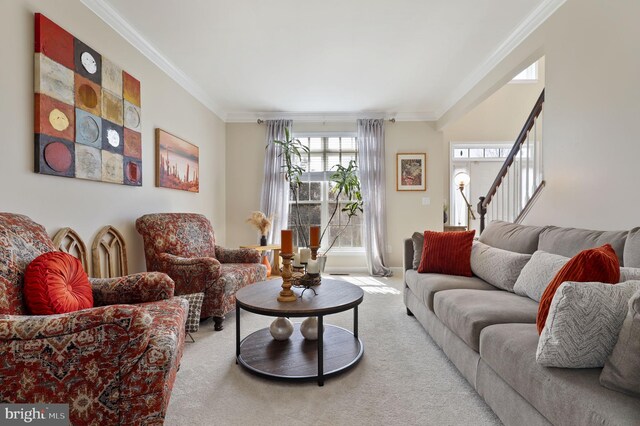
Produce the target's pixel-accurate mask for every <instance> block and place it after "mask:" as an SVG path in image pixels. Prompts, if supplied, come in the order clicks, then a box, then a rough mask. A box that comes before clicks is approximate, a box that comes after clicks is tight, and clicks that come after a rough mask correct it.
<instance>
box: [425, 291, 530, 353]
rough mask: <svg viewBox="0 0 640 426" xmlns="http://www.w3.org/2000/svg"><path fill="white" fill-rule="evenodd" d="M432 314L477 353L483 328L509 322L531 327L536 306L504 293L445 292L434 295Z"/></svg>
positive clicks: (519, 297) (526, 299)
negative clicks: (527, 324)
mask: <svg viewBox="0 0 640 426" xmlns="http://www.w3.org/2000/svg"><path fill="white" fill-rule="evenodd" d="M433 311H434V312H435V314H436V316H437V317H438V318H440V321H442V322H443V323H444V325H446V326H447V327H448V328H449V329H450V330H451V331H452V332H453V333H455V334H456V335H457V336H458V337H459V338H461V339H462V340H464V342H465V343H466V344H467V345H469V347H470V348H471V349H473V350H474V351H476V352H477V351H478V350H479V348H480V332H482V329H483V328H485V327H488V326H490V325H492V324H503V323H511V322H524V323H535V321H536V313H537V312H538V304H537V303H536V302H534V301H533V300H531V299H529V298H527V297H522V296H518V295H516V294H513V293H508V292H506V291H482V290H447V291H440V292H438V293H436V295H435V296H434V298H433Z"/></svg>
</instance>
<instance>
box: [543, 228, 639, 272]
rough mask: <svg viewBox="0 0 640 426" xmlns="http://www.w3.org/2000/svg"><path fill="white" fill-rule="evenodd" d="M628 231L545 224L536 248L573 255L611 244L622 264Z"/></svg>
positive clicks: (563, 254) (562, 254) (568, 255)
mask: <svg viewBox="0 0 640 426" xmlns="http://www.w3.org/2000/svg"><path fill="white" fill-rule="evenodd" d="M628 233H629V232H628V231H591V230H588V229H577V228H560V227H557V226H547V228H546V229H545V230H544V231H542V233H541V234H540V241H539V242H538V250H544V251H546V252H547V253H553V254H559V255H560V256H565V257H573V256H575V255H576V254H578V253H580V252H581V251H583V250H587V249H590V248H594V247H600V246H602V245H604V244H611V246H612V247H613V250H614V251H615V252H616V255H617V256H618V260H619V261H620V265H621V266H623V265H624V263H623V252H624V246H625V241H626V239H627V234H628Z"/></svg>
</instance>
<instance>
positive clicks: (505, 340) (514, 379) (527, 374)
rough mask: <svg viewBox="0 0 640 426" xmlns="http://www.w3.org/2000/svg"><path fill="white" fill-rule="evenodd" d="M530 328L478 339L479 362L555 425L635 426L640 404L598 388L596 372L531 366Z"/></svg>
mask: <svg viewBox="0 0 640 426" xmlns="http://www.w3.org/2000/svg"><path fill="white" fill-rule="evenodd" d="M537 346H538V333H537V332H536V327H535V325H533V324H498V325H492V326H489V327H486V328H485V329H484V330H483V331H482V334H481V335H480V356H481V358H482V359H483V360H484V362H486V363H487V364H488V365H489V366H490V367H491V368H492V369H493V370H494V371H495V372H496V373H497V374H498V375H499V376H500V377H501V378H502V379H503V380H504V381H505V382H506V383H507V384H508V385H509V386H511V387H512V388H513V389H514V390H515V391H516V392H518V393H519V394H520V395H522V396H523V397H524V398H525V399H526V400H527V401H529V403H530V404H531V405H533V407H534V408H535V409H537V410H538V411H539V412H540V413H541V414H542V415H543V416H545V417H546V418H547V419H549V421H550V422H551V423H553V424H555V425H567V426H569V425H571V426H573V425H634V424H637V420H638V419H639V418H640V399H638V398H633V397H630V396H627V395H624V394H621V393H618V392H614V391H612V390H609V389H607V388H605V387H603V386H600V383H599V381H598V377H599V375H600V371H601V369H600V368H590V369H579V370H577V369H566V368H547V367H543V366H541V365H539V364H538V363H537V362H536V359H535V358H536V347H537Z"/></svg>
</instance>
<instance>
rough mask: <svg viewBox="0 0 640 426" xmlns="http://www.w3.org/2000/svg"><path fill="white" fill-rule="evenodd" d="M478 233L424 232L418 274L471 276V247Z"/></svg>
mask: <svg viewBox="0 0 640 426" xmlns="http://www.w3.org/2000/svg"><path fill="white" fill-rule="evenodd" d="M475 234H476V231H475V230H473V231H465V232H433V231H424V244H423V246H422V259H421V260H420V266H418V272H434V273H438V274H448V275H463V276H465V277H470V276H471V275H472V274H471V246H472V245H473V237H474V236H475Z"/></svg>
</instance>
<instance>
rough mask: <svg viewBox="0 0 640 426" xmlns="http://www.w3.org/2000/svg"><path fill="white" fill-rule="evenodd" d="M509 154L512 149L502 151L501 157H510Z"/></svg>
mask: <svg viewBox="0 0 640 426" xmlns="http://www.w3.org/2000/svg"><path fill="white" fill-rule="evenodd" d="M509 152H511V149H501V150H500V157H504V158H506V157H508V156H509Z"/></svg>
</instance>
